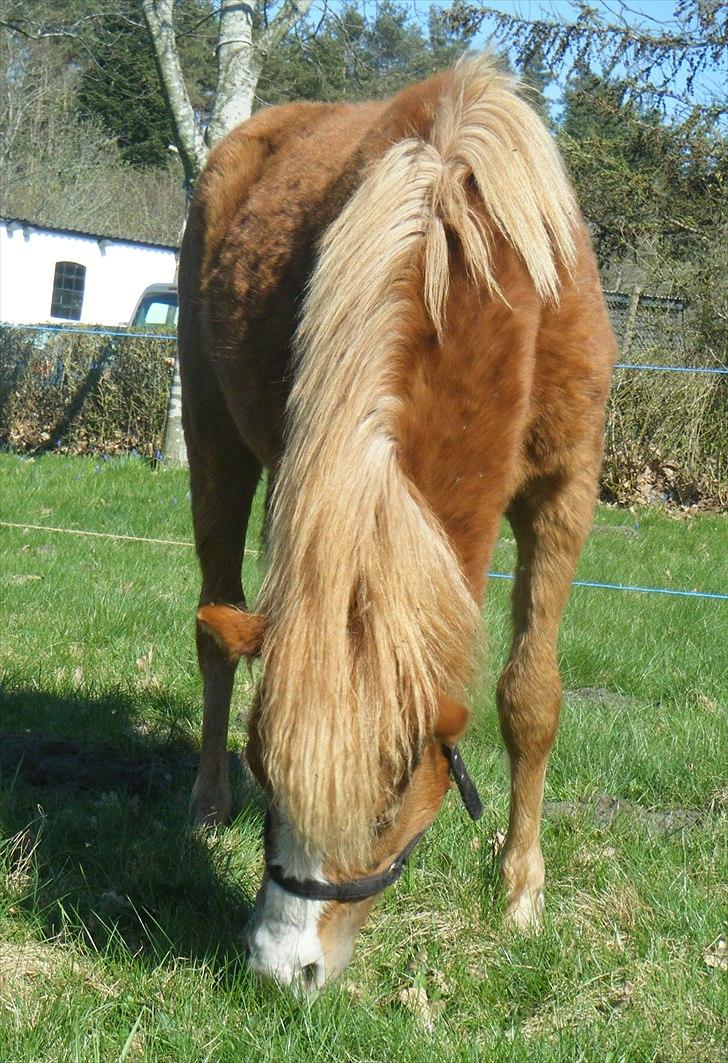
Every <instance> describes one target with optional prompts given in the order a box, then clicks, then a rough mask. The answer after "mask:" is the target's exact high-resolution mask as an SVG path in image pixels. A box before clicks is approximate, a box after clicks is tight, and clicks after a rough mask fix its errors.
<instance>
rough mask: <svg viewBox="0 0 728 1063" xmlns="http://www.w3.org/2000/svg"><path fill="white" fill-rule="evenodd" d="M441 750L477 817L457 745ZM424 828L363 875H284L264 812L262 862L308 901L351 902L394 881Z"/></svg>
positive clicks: (474, 793) (474, 795) (477, 799)
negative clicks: (385, 863)
mask: <svg viewBox="0 0 728 1063" xmlns="http://www.w3.org/2000/svg"><path fill="white" fill-rule="evenodd" d="M442 751H443V753H444V754H445V756H446V758H447V762H448V764H449V765H450V773H451V775H452V777H453V779H454V780H455V783H456V784H457V788H458V790H459V791H460V796H461V797H462V799H463V804H464V805H465V808H466V811H467V813H468V815H469V816H470V818H471V819H472V820H478V819H480V817H481V816H482V815H483V803H482V801H481V800H480V797H479V795H478V791H477V789H476V787H475V784H474V782H473V780H472V779H471V778H470V775H469V774H468V769H467V768H466V767H465V764H464V763H463V758H462V757H461V755H460V750H459V749H458V747H457V746H456V745H455V746H449V745H446V744H445V743H443V746H442ZM424 833H425V832H424V831H421V832H420V833H419V834H415V836H414V838H412V839H411V840H410V841H409V842H407V844H406V845H405V847H404V849H402V851H401V852H400V853H398V855H397V856H395V858H394V860H393V861H392V863H391V864H390V865H389V867H386V868H385V869H384V871H378V872H376V873H375V874H373V875H364V876H363V877H362V878H355V879H351V880H350V881H349V882H319V881H318V880H317V879H312V878H303V879H301V878H295V877H293V876H291V875H286V874H285V872H284V870H283V868H282V867H281V866H280V864H276V863H274V862H273V854H272V851H271V814H270V811H268V812H267V813H266V817H265V826H264V828H263V844H264V846H265V864H266V869H267V871H268V875H269V877H270V878H271V879H272V880H273V882H275V884H276V885H277V886H280V887H281V889H284V890H286V892H287V893H292V894H294V896H296V897H302V898H303V899H304V900H307V901H338V902H339V903H340V904H341V903H349V904H351V903H354V902H356V901H365V900H367V898H369V897H374V896H375V894H377V893H381V892H382V890H385V889H386V888H387V886H391V885H392V883H394V882H396V881H397V879H398V878H399V877H400V875H401V874H402V872H403V871H404V869H405V867H406V865H407V860H408V859H409V857H410V854H411V853H412V850H413V849H414V848H415V846H416V845H417V843H418V842H419V840H420V839H421V838H422V835H423V834H424Z"/></svg>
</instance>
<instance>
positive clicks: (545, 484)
mask: <svg viewBox="0 0 728 1063" xmlns="http://www.w3.org/2000/svg"><path fill="white" fill-rule="evenodd" d="M596 458H597V456H596V455H595V456H594V461H593V462H591V461H589V456H588V455H584V456H583V465H582V466H581V468H580V470H579V471H578V472H576V473H572V474H560V475H553V476H542V477H538V478H536V479H532V480H531V481H530V482H529V483H528V484H526V485H525V486H524V488H523V489H522V490H521V491H520V492H519V494H518V495H517V496H516V497H515V499H514V500H513V501H512V503H511V505H510V507H509V509H508V519H509V521H510V524H511V526H512V528H513V531H514V534H515V537H516V544H517V550H518V560H517V570H516V583H515V587H514V591H513V644H512V647H511V654H510V659H509V661H508V664H507V666H506V668H505V671H504V672H503V675H502V676H501V678H500V681H499V684H498V712H499V717H500V726H501V732H502V734H503V738H504V741H505V743H506V748H507V750H508V755H509V760H510V770H511V801H510V814H509V823H508V835H507V838H506V842H505V846H504V851H503V860H502V867H501V875H502V880H503V884H504V887H505V891H506V897H507V905H508V907H507V918H508V919H509V921H510V922H512V923H513V924H514V925H517V926H528V925H529V924H532V923H535V922H537V921H538V918H539V916H540V913H541V909H542V907H543V884H544V862H543V856H542V855H541V840H540V834H541V806H542V802H543V786H544V776H545V773H546V763H547V761H548V756H549V752H550V750H551V746H552V744H553V741H554V738H555V736H556V728H557V725H558V720H559V712H560V708H561V680H560V678H559V672H558V666H557V658H556V642H557V637H558V631H559V625H560V621H561V615H562V612H563V609H564V606H565V604H566V599H567V597H568V594H569V589H570V584H571V580H572V578H573V575H574V571H575V569H576V565H577V562H578V559H579V554H580V553H581V549H582V546H583V544H584V540H585V538H586V536H587V533H588V531H589V528H590V526H591V521H592V516H593V513H594V505H595V501H596V492H597V489H596V466H597V460H596ZM589 467H590V468H589Z"/></svg>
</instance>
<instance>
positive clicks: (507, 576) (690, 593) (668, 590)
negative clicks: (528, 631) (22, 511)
mask: <svg viewBox="0 0 728 1063" xmlns="http://www.w3.org/2000/svg"><path fill="white" fill-rule="evenodd" d="M0 528H14V529H16V530H19V531H39V532H44V533H45V534H54V535H79V536H82V537H88V538H92V539H107V540H111V541H117V542H124V543H147V544H149V545H151V546H182V547H187V548H189V549H191V548H192V547H193V546H194V545H195V544H194V543H193V542H190V541H188V540H186V539H157V538H152V537H150V536H147V535H122V534H120V533H118V532H100V531H92V530H90V529H88V528H56V527H51V526H50V525H47V524H22V523H18V522H17V521H10V520H0ZM244 552H245V555H246V557H260V556H261V554H262V551H260V550H251V549H249V548H247V547H246V549H245V551H244ZM488 577H489V578H490V579H501V580H513V579H515V577H514V575H513V573H512V572H488ZM571 585H572V587H589V588H592V589H595V590H605V591H631V592H633V593H636V594H665V595H668V596H670V597H676V598H709V599H714V600H716V599H717V600H719V601H728V594H722V593H716V592H714V591H696V590H683V589H681V588H677V587H642V586H640V585H638V584H629V583H601V582H598V581H597V580H588V579H575V580H572V581H571Z"/></svg>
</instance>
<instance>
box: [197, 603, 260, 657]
mask: <svg viewBox="0 0 728 1063" xmlns="http://www.w3.org/2000/svg"><path fill="white" fill-rule="evenodd" d="M197 619H198V621H199V624H200V627H201V628H202V629H203V630H204V631H206V632H207V633H208V634H209V635H212V637H213V638H214V640H215V642H216V643H217V644H218V646H219V647H220V649H221V650H224V651H225V653H226V654H227V655H228V657H229V658H230V660H231V661H239V660H240V658H241V657H257V656H258V655H259V653H260V649H261V646H262V644H263V635H264V633H265V617H263V616H262V615H261V614H260V613H244V612H243V611H242V610H241V609H233V607H232V606H230V605H203V606H202V608H201V609H198V610H197Z"/></svg>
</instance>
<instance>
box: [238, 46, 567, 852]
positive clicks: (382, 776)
mask: <svg viewBox="0 0 728 1063" xmlns="http://www.w3.org/2000/svg"><path fill="white" fill-rule="evenodd" d="M485 219H488V222H489V223H490V227H489V225H488V224H486V223H485ZM575 219H576V208H575V205H574V200H573V194H572V191H571V188H570V186H569V183H568V180H567V178H566V176H565V174H564V170H563V167H562V164H561V161H560V159H559V156H558V153H557V152H556V149H555V147H554V145H553V143H552V141H551V138H550V137H549V135H548V133H547V131H546V130H545V128H544V126H543V124H542V123H541V122H540V120H539V119H538V118H537V116H536V115H535V114H534V112H533V111H532V110H531V109H530V107H529V106H528V105H527V104H526V103H524V102H523V100H521V99H520V98H519V96H518V95H517V94H516V92H515V91H514V86H513V83H512V81H511V79H510V78H507V77H506V76H505V75H503V74H502V73H500V72H498V71H497V70H496V69H495V68H494V67H493V65H492V63H491V62H490V61H489V60H487V59H485V60H484V59H478V60H474V61H473V60H471V61H468V62H466V63H462V64H461V65H459V66H458V67H457V68H456V69H455V70H454V71H453V73H452V75H451V80H450V81H449V82H448V84H447V87H446V89H445V90H444V93H443V95H442V97H441V100H440V104H439V108H438V111H437V113H436V116H435V120H434V123H433V126H432V130H431V133H430V136H429V139H428V140H427V141H425V140H421V139H415V138H408V139H405V140H401V141H399V142H397V143H395V144H394V145H393V146H392V147H391V148H390V149H389V151H388V152H387V153H386V155H385V156H384V157H383V158H382V159H381V160H380V161H379V162H378V163H377V164H376V165H375V166H374V168H373V169H372V171H371V172H370V173H369V175H368V176H367V177H366V178H365V179H364V180H363V182H362V183H361V185H360V186H359V187H358V189H357V190H356V191H355V193H354V194H353V195H352V196H351V198H350V200H349V201H348V203H347V205H346V206H345V208H344V209H343V210H342V212H341V214H340V215H339V217H338V218H337V219H336V221H335V222H334V223H333V224H332V225H331V226H330V227H329V229H328V230H327V231H326V233H325V234H324V237H323V240H322V242H321V245H320V249H319V256H318V262H317V265H316V267H315V270H314V272H313V276H312V278H311V282H310V287H309V292H308V297H307V300H306V304H305V307H304V311H303V317H302V321H301V325H300V329H299V332H298V341H297V342H298V348H297V349H298V359H297V365H296V379H295V383H294V386H293V390H292V393H291V397H290V401H289V406H288V437H287V446H286V450H285V454H284V458H283V461H282V464H281V468H280V473H279V478H278V484H277V488H276V493H275V500H274V509H273V515H272V524H271V542H272V549H271V558H270V567H269V571H268V575H267V577H266V580H265V584H264V588H263V591H262V594H261V602H260V609H261V611H262V612H264V613H265V614H266V616H267V618H268V625H269V626H268V633H267V635H266V639H265V643H264V648H263V664H264V680H263V690H262V701H261V712H260V719H259V724H258V726H259V730H260V735H261V739H262V748H263V750H264V756H265V767H266V771H267V774H268V778H269V780H270V783H271V786H272V789H273V792H274V794H275V798H276V801H277V803H278V805H279V807H280V808H281V811H282V812H283V813H284V814H285V816H286V817H287V818H288V820H289V821H290V823H291V825H292V826H293V828H294V830H296V832H297V833H298V834H299V835H300V837H301V838H302V839H303V840H304V841H306V842H307V843H308V844H309V845H310V846H311V847H312V848H316V849H318V850H321V851H322V852H323V853H325V854H326V856H327V857H329V858H331V859H334V860H335V861H337V862H338V863H339V864H340V865H341V866H342V867H345V868H346V867H352V866H354V865H363V864H366V861H367V858H368V855H369V853H370V850H371V845H372V841H373V837H374V826H375V821H376V818H377V816H378V815H380V814H381V813H382V812H383V810H384V809H385V807H386V805H387V803H388V801H390V800H391V799H392V797H393V794H394V793H395V791H396V788H397V786H398V784H399V783H400V781H401V780H402V779H403V778H404V777H406V775H407V773H408V771H409V770H411V767H412V765H413V763H414V761H415V759H416V758H417V756H418V754H419V751H420V750H421V748H422V744H423V742H424V741H425V740H426V739H427V737H428V736H431V735H432V732H433V727H434V722H435V717H436V711H437V701H438V695H439V694H440V693H441V692H442V693H444V694H448V695H450V696H453V697H456V698H459V697H461V696H462V691H463V686H464V684H465V683H466V682H467V680H468V678H469V675H470V672H471V668H472V659H473V653H474V648H475V644H476V641H477V634H478V628H479V610H478V605H477V603H476V601H475V600H474V597H473V593H472V591H471V589H470V588H469V586H468V584H467V582H466V579H465V577H464V574H463V571H462V568H461V565H460V562H459V560H458V558H457V557H456V555H455V553H454V551H453V548H452V546H451V545H450V543H449V541H448V539H447V536H446V534H445V532H444V531H443V529H442V527H441V525H440V523H439V521H438V518H437V516H436V514H434V513H433V512H432V511H431V510H430V508H429V507H428V505H427V503H426V501H425V500H424V499H423V498H422V496H421V495H420V493H419V492H418V491H417V489H416V488H415V486H414V485H413V484H412V483H411V482H410V481H409V480H408V478H407V476H406V475H405V474H404V472H403V470H402V467H401V464H400V460H399V455H398V440H397V424H398V411H399V409H400V402H401V400H400V399H399V397H398V395H397V384H396V378H397V370H398V366H399V365H400V363H401V358H402V355H403V354H404V352H405V351H406V350H407V344H408V337H409V336H410V335H411V332H412V330H411V328H409V322H410V321H411V318H412V310H413V307H421V305H422V302H423V300H424V304H425V306H426V308H427V311H428V313H429V314H430V316H431V318H432V321H433V323H434V325H435V327H436V329H437V331H438V334H440V335H442V334H443V331H444V330H445V329H446V328H447V319H446V309H447V298H448V286H449V276H450V262H449V252H448V241H447V233H448V232H452V233H454V234H455V235H456V236H457V238H458V240H459V243H460V245H461V247H462V249H463V253H464V256H465V261H466V263H467V266H468V270H469V273H470V274H471V277H472V279H473V281H474V282H475V283H477V284H479V285H481V286H484V287H485V289H487V290H488V291H489V292H491V293H492V294H493V295H497V294H498V291H499V289H498V282H497V278H496V276H495V275H494V272H493V266H492V256H491V248H490V241H492V239H493V236H492V235H491V234H492V231H493V227H494V228H495V229H496V230H498V231H499V232H500V233H501V234H502V236H503V237H505V239H506V240H507V241H508V242H509V243H510V244H511V245H512V247H513V248H515V250H516V251H517V252H518V253H519V255H520V256H521V258H522V259H523V262H524V263H525V265H526V267H527V269H528V272H529V273H530V276H531V278H532V280H533V284H534V286H535V288H536V290H537V291H538V293H539V295H540V296H541V297H542V298H543V299H544V300H551V301H554V300H556V299H557V298H558V279H557V267H558V264H559V263H560V262H562V263H565V264H566V265H567V266H569V265H570V263H571V262H572V259H573V256H574V241H573V236H572V226H573V224H574V221H575Z"/></svg>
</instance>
